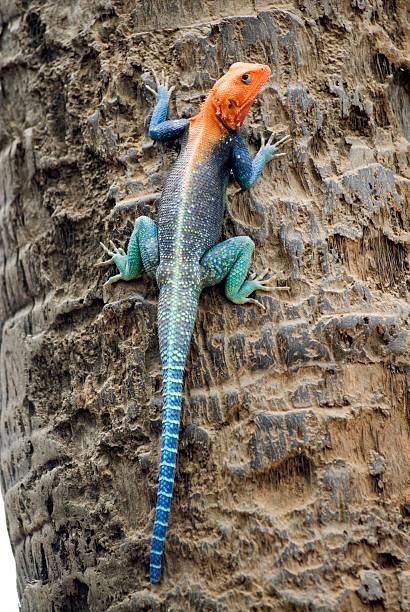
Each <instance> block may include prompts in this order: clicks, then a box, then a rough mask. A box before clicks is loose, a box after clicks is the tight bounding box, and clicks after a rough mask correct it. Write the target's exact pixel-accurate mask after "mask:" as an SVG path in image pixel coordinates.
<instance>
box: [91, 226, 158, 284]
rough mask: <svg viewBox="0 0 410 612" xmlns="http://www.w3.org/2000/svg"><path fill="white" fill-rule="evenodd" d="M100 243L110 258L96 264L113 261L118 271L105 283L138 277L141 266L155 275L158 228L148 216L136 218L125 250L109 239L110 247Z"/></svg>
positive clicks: (149, 273)
mask: <svg viewBox="0 0 410 612" xmlns="http://www.w3.org/2000/svg"><path fill="white" fill-rule="evenodd" d="M100 244H101V246H102V248H103V249H104V251H105V252H106V253H107V255H109V256H110V259H108V260H107V261H102V262H99V263H98V264H96V266H108V265H111V264H112V263H115V265H116V266H117V268H118V271H119V274H116V275H115V276H111V277H110V278H109V279H108V280H107V282H106V283H105V285H111V284H112V283H116V282H117V281H119V280H125V281H128V280H132V279H135V278H138V277H139V276H140V275H141V273H142V270H143V268H144V269H145V271H146V272H147V274H148V275H149V276H151V277H155V273H156V270H157V267H158V264H159V250H158V228H157V225H156V223H154V221H153V220H152V219H150V218H149V217H139V218H138V219H137V220H136V222H135V226H134V230H133V232H132V234H131V238H130V241H129V243H128V249H127V252H125V251H124V249H123V248H121V247H117V246H115V244H114V243H113V242H112V240H111V241H110V245H111V249H109V248H108V247H106V246H105V245H104V244H103V243H102V242H101V243H100Z"/></svg>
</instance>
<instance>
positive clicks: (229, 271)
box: [201, 236, 287, 308]
mask: <svg viewBox="0 0 410 612" xmlns="http://www.w3.org/2000/svg"><path fill="white" fill-rule="evenodd" d="M254 249H255V244H254V242H253V240H251V238H249V237H248V236H237V237H236V238H229V240H225V241H224V242H220V243H219V244H217V245H215V246H214V247H212V248H211V249H209V251H207V252H206V253H205V255H204V256H203V257H202V259H201V266H202V269H203V271H204V281H203V286H204V287H208V286H210V285H216V284H217V283H219V282H221V281H222V280H223V279H225V294H226V297H227V298H228V299H230V300H231V302H234V303H235V304H246V303H248V302H253V303H255V304H257V305H258V306H259V307H260V308H264V306H263V304H261V302H258V300H255V299H253V298H250V297H249V296H250V295H251V294H252V293H253V292H254V291H258V290H259V291H274V290H276V289H287V287H275V286H274V285H270V284H269V281H270V280H271V279H270V277H268V278H266V277H267V272H264V273H263V274H260V275H258V276H257V275H256V274H253V275H252V276H250V277H249V278H247V277H248V273H249V268H250V265H251V260H252V254H253V251H254Z"/></svg>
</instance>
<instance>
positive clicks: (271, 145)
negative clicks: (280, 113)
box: [261, 133, 292, 159]
mask: <svg viewBox="0 0 410 612" xmlns="http://www.w3.org/2000/svg"><path fill="white" fill-rule="evenodd" d="M273 138H274V134H273V133H272V134H271V135H270V136H269V139H268V141H267V142H265V137H264V136H263V135H262V136H261V149H263V148H266V149H268V151H269V159H277V158H278V157H283V156H284V155H286V153H275V151H278V150H279V149H280V148H281V147H283V146H284V145H285V144H288V143H289V142H290V141H291V140H292V138H291V137H290V135H289V134H286V136H284V137H283V138H281V139H280V140H277V141H276V142H273Z"/></svg>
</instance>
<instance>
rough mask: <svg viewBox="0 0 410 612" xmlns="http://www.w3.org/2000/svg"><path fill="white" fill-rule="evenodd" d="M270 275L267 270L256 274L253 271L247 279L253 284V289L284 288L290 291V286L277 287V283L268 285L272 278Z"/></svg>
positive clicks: (273, 289) (272, 289)
mask: <svg viewBox="0 0 410 612" xmlns="http://www.w3.org/2000/svg"><path fill="white" fill-rule="evenodd" d="M272 278H273V277H272V275H271V274H269V270H264V271H263V272H262V274H256V272H254V273H253V274H251V275H250V276H249V279H248V280H249V281H251V282H252V283H254V284H255V289H254V291H276V290H282V289H284V290H286V291H290V287H278V286H277V285H270V284H269V283H270V281H271V280H272Z"/></svg>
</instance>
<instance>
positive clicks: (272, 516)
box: [0, 0, 410, 612]
mask: <svg viewBox="0 0 410 612" xmlns="http://www.w3.org/2000/svg"><path fill="white" fill-rule="evenodd" d="M408 10H409V6H408V3H407V1H406V0H279V1H277V2H269V1H265V2H264V1H259V0H254V1H247V0H238V1H237V2H235V1H232V0H197V1H192V2H188V1H181V0H179V1H178V0H171V1H165V0H67V1H65V2H63V1H62V2H55V1H52V0H33V1H30V0H20V1H17V0H1V1H0V20H1V33H0V51H1V59H0V70H1V73H0V76H1V91H0V168H1V169H0V288H1V289H0V293H1V300H0V319H1V361H0V377H1V378H0V380H1V486H2V492H3V495H4V497H5V504H6V511H7V519H8V527H9V533H10V539H11V542H12V546H13V550H14V554H15V558H16V564H17V572H18V590H19V595H20V598H21V606H22V610H23V611H24V612H49V611H50V612H62V611H70V610H71V611H75V612H83V611H92V612H101V611H106V610H108V611H109V612H128V611H130V612H132V611H135V610H155V611H168V610H170V611H179V610H184V611H185V610H198V611H235V610H252V611H256V610H259V611H265V610H280V611H282V610H283V611H307V610H311V611H319V610H320V611H333V610H338V611H342V612H343V611H346V612H347V611H350V610H353V611H362V610H363V611H365V610H401V611H405V610H410V556H409V553H410V421H409V406H408V403H406V393H407V389H408V387H407V382H406V366H407V365H408V356H409V353H408V342H407V340H408V331H407V329H408V327H406V325H407V324H408V293H407V290H406V281H408V279H409V276H408V260H407V255H408V248H407V247H408V239H409V219H410V212H409V198H408V196H409V192H410V189H409V185H410V183H409V165H408V162H409V140H410V103H409V92H410V60H409V55H408V41H409V29H408V22H407V18H408ZM406 28H407V29H406ZM240 60H243V61H251V62H252V61H254V62H264V63H268V64H269V65H270V66H271V68H272V73H273V76H272V79H271V81H270V84H269V85H268V86H267V88H266V89H265V91H264V92H263V94H262V95H261V96H260V97H259V99H258V101H257V102H256V103H255V104H254V105H253V107H252V110H251V112H250V115H249V118H248V120H247V122H246V124H245V126H244V137H245V139H246V140H247V142H248V143H249V146H250V148H251V150H252V152H255V151H256V150H257V148H258V146H259V142H260V137H261V135H262V134H263V135H265V136H266V135H267V134H268V133H269V130H273V131H274V132H275V133H277V135H278V136H280V135H283V134H284V133H286V132H288V131H290V133H291V134H292V137H293V142H292V146H291V147H290V148H289V154H288V155H287V156H286V157H284V158H281V159H280V160H279V161H277V162H274V163H272V164H271V165H270V166H269V167H268V168H266V169H265V171H264V173H263V176H262V177H261V179H260V180H259V182H258V183H257V185H256V186H255V187H254V188H253V189H252V190H251V191H250V192H242V191H240V190H239V189H238V187H237V186H236V185H235V184H234V183H232V185H230V187H229V190H228V211H227V216H226V222H225V226H224V235H225V237H229V236H234V235H238V234H246V235H249V236H251V237H252V238H253V239H254V241H255V242H256V251H255V257H254V268H255V270H256V271H262V270H263V269H264V268H268V269H269V270H270V271H272V273H273V274H274V275H275V277H276V278H277V281H278V283H279V284H283V285H288V286H289V287H290V291H289V292H284V291H282V292H274V293H272V294H269V295H268V294H263V295H260V297H259V299H260V300H261V301H263V303H264V305H265V307H266V310H265V312H261V311H260V310H259V309H258V308H257V307H256V306H254V305H251V306H238V305H234V304H232V303H230V302H228V301H227V299H226V298H225V296H224V293H223V288H222V287H216V288H212V289H208V290H205V291H204V293H203V295H202V298H201V304H200V309H199V313H198V319H197V324H196V328H195V332H194V337H193V340H192V347H191V351H190V356H189V361H188V365H187V375H186V381H185V394H184V405H183V417H182V431H181V439H180V452H179V456H178V469H177V475H176V488H175V495H174V503H173V510H172V516H171V523H170V529H169V535H168V539H167V544H166V554H165V571H164V577H163V579H162V581H161V583H160V584H159V585H157V586H155V587H153V586H151V585H150V584H149V581H148V558H149V546H150V533H151V528H152V522H153V511H154V505H155V493H156V480H157V474H158V463H159V444H160V432H161V405H162V400H161V384H162V375H161V367H160V361H159V353H158V341H157V336H156V306H157V298H158V292H157V288H156V285H155V282H154V281H152V280H149V279H148V278H147V277H146V276H144V277H143V278H141V279H140V280H138V281H135V282H129V283H119V284H117V285H114V286H112V287H107V288H103V282H104V280H106V278H107V277H108V275H109V274H112V273H113V272H114V270H113V269H111V270H110V271H106V270H101V269H96V268H94V267H93V265H94V263H95V262H96V261H98V260H99V259H100V257H101V254H102V252H101V249H100V246H99V240H104V241H108V240H109V239H110V238H113V239H114V240H117V241H118V243H124V242H126V241H127V239H128V238H129V236H130V233H131V230H132V227H133V222H134V220H135V218H136V217H137V216H139V215H141V214H146V215H149V216H151V217H152V218H154V219H155V218H156V208H157V201H158V194H159V193H160V190H161V186H162V184H163V181H164V176H165V175H166V173H167V171H168V170H169V168H170V165H171V164H172V161H173V159H174V158H175V156H176V154H177V151H178V145H177V144H171V145H166V146H165V145H158V144H154V143H153V142H152V141H151V140H150V138H149V137H148V135H147V125H148V121H149V116H150V113H151V111H152V108H153V105H154V99H153V96H152V94H151V93H149V92H148V91H147V90H146V88H145V83H146V82H148V84H151V85H152V72H151V70H152V68H154V69H156V70H157V71H160V70H161V69H162V68H164V69H165V72H166V74H167V75H169V76H170V79H171V83H172V84H175V85H177V89H176V91H175V93H174V95H173V97H172V104H171V116H172V117H176V116H177V115H178V116H181V117H189V116H192V115H193V114H195V113H196V112H197V111H198V109H199V106H200V103H201V101H202V100H203V99H204V97H205V95H206V94H207V92H208V91H209V89H210V87H211V86H212V84H213V83H214V81H215V79H216V78H217V77H218V76H220V75H221V74H222V73H223V72H224V71H225V70H226V69H227V68H228V67H229V65H230V64H231V63H233V62H235V61H240ZM406 202H407V207H406Z"/></svg>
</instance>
